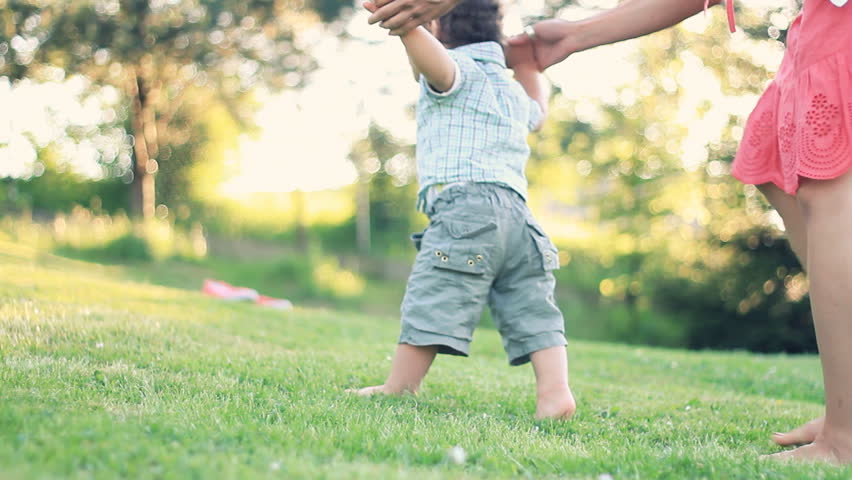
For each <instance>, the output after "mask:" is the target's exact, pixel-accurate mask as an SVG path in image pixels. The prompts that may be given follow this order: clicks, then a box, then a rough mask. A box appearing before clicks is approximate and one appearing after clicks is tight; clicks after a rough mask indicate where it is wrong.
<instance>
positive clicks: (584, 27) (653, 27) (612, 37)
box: [509, 0, 731, 70]
mask: <svg viewBox="0 0 852 480" xmlns="http://www.w3.org/2000/svg"><path fill="white" fill-rule="evenodd" d="M728 1H731V0H728ZM721 2H722V0H710V1H709V4H710V5H716V4H718V3H721ZM704 5H705V0H627V1H625V2H623V3H621V4H619V5H618V6H617V7H615V8H613V9H610V10H606V11H604V12H601V13H598V14H597V15H593V16H591V17H589V18H586V19H583V20H579V21H566V20H558V19H552V20H544V21H541V22H539V23H536V24H535V25H534V26H533V30H534V32H535V35H534V38H533V39H530V38H529V37H528V36H527V35H519V36H517V37H514V38H512V39H510V40H509V44H510V46H512V47H514V46H518V45H522V44H524V43H525V42H532V44H533V47H534V49H535V56H536V59H537V60H538V65H539V68H541V69H542V70H543V69H545V68H547V67H550V66H551V65H554V64H556V63H559V62H561V61H562V60H564V59H565V58H567V57H568V56H569V55H571V54H572V53H574V52H580V51H583V50H587V49H589V48H593V47H597V46H599V45H606V44H609V43H615V42H620V41H622V40H627V39H630V38H636V37H641V36H643V35H647V34H649V33H652V32H656V31H659V30H662V29H664V28H668V27H671V26H673V25H675V24H677V23H680V22H681V21H683V20H685V19H687V18H689V17H691V16H692V15H695V14H696V13H698V12H700V11H701V10H702V9H703V8H704Z"/></svg>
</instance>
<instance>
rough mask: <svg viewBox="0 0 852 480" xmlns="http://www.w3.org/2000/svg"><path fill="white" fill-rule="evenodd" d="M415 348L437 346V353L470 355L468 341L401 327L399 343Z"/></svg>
mask: <svg viewBox="0 0 852 480" xmlns="http://www.w3.org/2000/svg"><path fill="white" fill-rule="evenodd" d="M398 343H405V344H408V345H414V346H417V347H428V346H432V345H434V346H437V347H438V353H443V354H447V355H458V356H461V357H467V356H468V355H469V353H470V341H469V340H464V339H461V338H456V337H451V336H449V335H444V334H441V333H434V332H427V331H424V330H418V329H416V328H413V327H405V326H404V327H403V329H402V332H401V333H400V334H399V342H398Z"/></svg>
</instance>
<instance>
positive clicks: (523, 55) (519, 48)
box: [506, 35, 539, 71]
mask: <svg viewBox="0 0 852 480" xmlns="http://www.w3.org/2000/svg"><path fill="white" fill-rule="evenodd" d="M524 38H527V39H528V41H526V42H517V41H515V42H511V43H509V44H508V45H506V65H507V66H508V67H509V68H511V69H512V70H519V69H532V70H535V71H538V70H539V68H538V61H537V60H536V58H535V49H534V48H533V42H532V39H530V38H529V37H527V36H526V35H524Z"/></svg>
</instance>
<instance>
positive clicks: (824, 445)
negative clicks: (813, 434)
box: [766, 434, 852, 465]
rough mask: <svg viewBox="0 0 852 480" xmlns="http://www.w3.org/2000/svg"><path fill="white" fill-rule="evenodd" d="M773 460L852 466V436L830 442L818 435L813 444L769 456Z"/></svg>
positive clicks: (824, 436)
mask: <svg viewBox="0 0 852 480" xmlns="http://www.w3.org/2000/svg"><path fill="white" fill-rule="evenodd" d="M766 458H770V459H773V460H784V461H796V462H827V463H833V464H835V465H849V464H852V435H850V436H848V437H847V436H840V437H837V438H835V439H834V440H830V439H829V437H828V436H826V435H822V434H820V435H818V436H817V438H816V439H815V440H814V442H813V443H811V444H810V445H805V446H803V447H799V448H796V449H793V450H787V451H786V452H780V453H776V454H774V455H767V457H766Z"/></svg>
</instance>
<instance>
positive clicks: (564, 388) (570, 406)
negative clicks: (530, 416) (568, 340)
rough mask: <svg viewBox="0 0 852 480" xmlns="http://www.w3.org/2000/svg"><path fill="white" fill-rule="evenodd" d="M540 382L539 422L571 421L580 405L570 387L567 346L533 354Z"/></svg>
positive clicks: (537, 409)
mask: <svg viewBox="0 0 852 480" xmlns="http://www.w3.org/2000/svg"><path fill="white" fill-rule="evenodd" d="M530 360H531V361H532V365H533V370H534V371H535V381H536V407H535V418H536V419H539V420H540V419H545V418H552V419H559V420H567V419H569V418H571V416H572V415H574V411H575V410H576V409H577V404H576V403H575V402H574V395H573V394H572V393H571V387H569V386H568V354H567V353H566V351H565V347H563V346H559V347H550V348H545V349H543V350H539V351H537V352H533V353H532V354H531V355H530Z"/></svg>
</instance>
